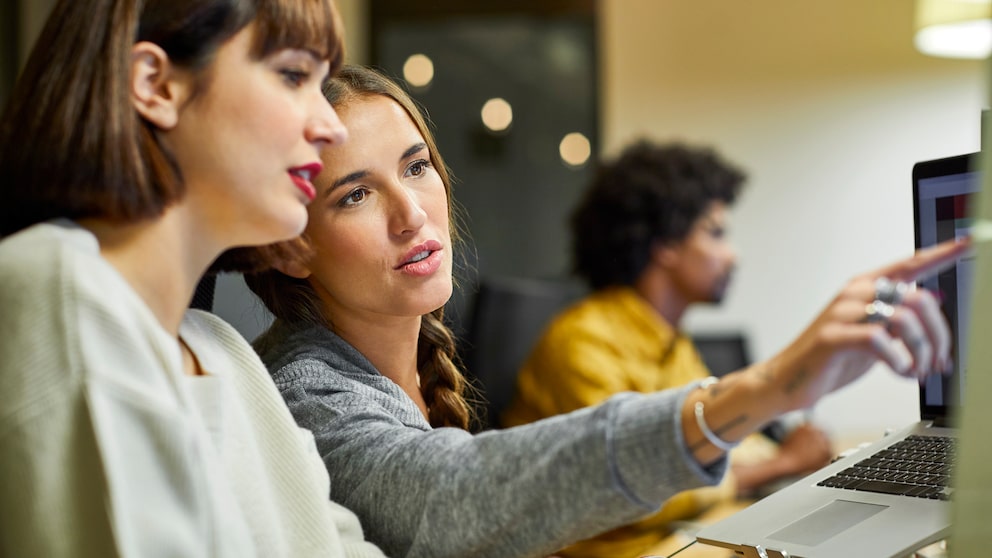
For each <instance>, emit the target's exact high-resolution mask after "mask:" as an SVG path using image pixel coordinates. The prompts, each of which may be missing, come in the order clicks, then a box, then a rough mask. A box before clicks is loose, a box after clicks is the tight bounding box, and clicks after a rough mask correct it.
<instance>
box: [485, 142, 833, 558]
mask: <svg viewBox="0 0 992 558" xmlns="http://www.w3.org/2000/svg"><path fill="white" fill-rule="evenodd" d="M744 180H745V175H744V173H743V172H742V171H740V170H739V169H737V168H736V167H735V166H733V165H731V164H730V163H728V162H726V161H724V160H723V159H722V158H721V157H720V156H719V155H718V154H717V153H716V152H714V151H713V150H711V149H707V148H696V147H690V146H686V145H683V144H677V143H676V144H664V145H659V144H654V143H651V142H648V141H644V140H642V141H639V142H636V143H634V144H632V145H630V146H629V147H627V148H626V149H625V150H624V151H623V152H622V153H621V154H620V155H619V157H617V158H616V159H614V160H612V161H608V162H606V163H604V164H601V165H600V166H599V167H598V169H597V171H596V173H595V176H594V178H593V180H592V184H591V185H590V187H589V189H588V190H587V191H586V193H585V195H584V196H583V198H582V200H581V201H580V202H579V206H578V208H577V209H576V210H575V212H574V213H573V215H572V219H571V223H570V224H571V230H572V239H573V249H572V252H573V254H572V256H573V263H574V272H575V273H576V275H578V276H580V277H581V278H582V279H584V280H585V282H586V283H588V285H589V287H590V288H591V294H589V295H588V296H586V297H585V298H584V299H582V300H580V301H579V302H578V303H576V304H574V305H573V306H571V307H569V308H567V309H566V310H565V311H563V312H562V313H561V314H559V315H558V316H557V317H555V318H554V319H553V320H552V322H551V324H550V325H549V326H548V327H547V328H546V329H545V331H544V333H543V334H542V337H541V339H540V340H539V341H538V342H537V343H536V345H535V348H534V349H533V351H532V352H531V354H530V356H529V357H528V359H527V361H526V362H525V363H524V365H523V367H522V368H521V371H520V374H519V376H518V379H517V388H516V393H515V396H514V400H513V402H512V403H511V405H510V407H509V408H508V409H507V411H506V412H505V413H504V414H503V416H502V422H503V424H504V425H505V426H513V425H517V424H523V423H528V422H533V421H535V420H538V419H541V418H544V417H548V416H552V415H557V414H561V413H566V412H569V411H573V410H575V409H578V408H581V407H586V406H590V405H595V404H598V403H600V402H602V401H604V400H605V399H607V398H609V397H610V396H611V395H613V394H616V393H618V392H621V391H639V392H650V391H657V390H661V389H667V388H672V387H676V386H680V385H684V384H687V383H689V382H692V381H697V380H699V379H701V378H705V377H706V376H708V375H709V372H708V370H707V369H706V366H705V365H704V364H703V362H702V360H701V358H700V356H699V353H698V352H697V350H696V348H695V347H694V346H693V343H692V340H691V339H690V338H689V336H687V335H686V334H684V333H683V332H682V331H681V329H680V324H681V321H682V318H683V316H684V315H685V312H686V311H687V310H688V309H689V307H690V306H692V305H693V304H715V303H719V302H720V301H721V300H722V299H723V297H724V294H725V293H726V290H727V287H728V285H729V283H730V279H731V276H732V273H733V270H734V266H735V261H736V255H735V252H734V250H733V248H732V246H731V245H730V242H729V240H728V238H727V224H728V223H727V221H728V215H727V213H728V211H729V209H730V206H731V205H732V204H733V203H734V202H735V200H736V199H737V196H738V194H739V192H740V190H741V188H742V186H743V184H744ZM731 455H732V463H733V465H732V469H731V474H728V476H727V480H726V481H725V482H724V484H723V485H721V486H720V487H714V488H706V489H699V490H695V491H691V492H685V493H682V494H680V495H678V496H676V497H675V498H673V499H672V500H670V501H669V502H668V503H666V505H665V506H664V507H663V508H662V509H661V510H660V511H659V512H658V513H657V514H655V515H653V516H651V517H649V518H647V519H644V520H642V521H640V522H638V523H636V524H632V525H628V526H625V527H621V528H619V529H616V530H614V531H610V532H608V533H604V534H602V535H600V536H598V537H595V538H593V539H590V540H587V541H583V542H580V543H578V544H576V545H573V546H570V547H568V548H566V549H563V550H562V551H561V553H560V554H561V555H562V556H564V557H566V558H579V557H593V556H595V557H597V558H609V557H617V558H621V557H623V558H626V557H636V556H642V555H644V554H647V553H650V552H651V548H652V547H653V546H654V545H656V544H658V543H659V542H660V541H661V540H662V539H663V538H664V537H666V536H667V535H669V534H670V533H671V530H672V529H671V525H672V522H674V521H676V520H682V519H687V518H691V517H694V516H695V515H697V514H699V513H700V512H701V511H703V510H704V509H706V508H707V507H708V506H710V505H712V504H713V503H715V502H717V501H721V500H728V499H732V498H734V497H736V496H737V495H740V494H748V493H752V492H753V491H755V490H757V489H759V488H761V487H762V486H767V485H768V484H769V483H772V482H774V481H777V480H781V479H783V478H788V477H792V476H796V475H801V474H805V473H808V472H810V471H813V470H816V469H818V468H820V467H822V466H823V465H825V464H826V463H827V462H828V461H829V459H830V444H829V442H828V440H827V438H826V436H825V435H824V434H823V433H822V432H821V431H820V430H818V429H816V428H815V427H812V426H807V425H804V426H800V427H798V428H796V429H795V430H793V431H792V432H791V433H790V434H789V435H788V437H786V438H785V439H784V440H783V442H782V444H781V445H778V446H776V445H775V444H772V443H771V442H770V441H768V440H767V439H765V440H762V439H760V436H754V437H752V438H751V439H748V440H746V443H745V444H744V445H742V446H741V447H740V448H738V449H736V450H734V453H732V454H731Z"/></svg>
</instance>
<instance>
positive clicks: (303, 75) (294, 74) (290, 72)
mask: <svg viewBox="0 0 992 558" xmlns="http://www.w3.org/2000/svg"><path fill="white" fill-rule="evenodd" d="M279 73H281V74H282V78H283V80H285V81H286V83H288V84H289V85H292V86H293V87H299V86H301V85H303V84H304V83H306V81H307V79H309V78H310V72H307V71H306V70H301V69H299V68H283V69H282V70H279Z"/></svg>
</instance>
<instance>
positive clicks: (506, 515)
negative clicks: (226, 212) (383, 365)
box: [255, 321, 727, 558]
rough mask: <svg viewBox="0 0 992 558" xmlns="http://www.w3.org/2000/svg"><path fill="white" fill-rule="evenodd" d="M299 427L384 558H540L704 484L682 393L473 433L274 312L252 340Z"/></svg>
mask: <svg viewBox="0 0 992 558" xmlns="http://www.w3.org/2000/svg"><path fill="white" fill-rule="evenodd" d="M255 348H256V350H258V352H259V354H260V355H261V357H262V360H263V361H264V362H265V364H266V366H267V367H268V368H269V371H270V372H271V373H272V376H273V378H274V380H275V383H276V386H277V387H278V388H279V391H280V392H281V393H282V396H283V398H284V399H285V400H286V403H287V404H288V405H289V409H290V411H291V412H292V414H293V416H294V417H295V418H296V421H297V422H298V423H299V424H300V426H302V427H304V428H307V429H309V430H311V431H312V432H313V434H314V437H315V438H316V440H317V447H318V449H319V451H320V453H321V455H322V456H323V458H324V463H325V464H326V465H327V470H328V472H329V474H330V477H331V492H332V494H333V498H334V500H335V501H337V502H338V503H341V504H343V505H345V506H347V507H348V508H350V509H351V510H352V511H354V512H355V513H356V514H358V516H359V518H360V519H361V521H362V526H363V528H364V529H365V533H366V537H367V538H368V539H369V540H371V541H373V542H375V543H376V544H378V545H379V546H380V547H381V548H382V549H383V550H384V551H385V552H386V553H387V554H388V555H390V556H394V557H439V558H441V557H444V558H447V557H452V558H454V557H459V558H463V557H476V556H479V557H487V558H490V557H491V558H500V557H507V558H510V557H512V558H521V557H528V556H534V557H540V556H545V555H547V554H550V553H552V552H554V551H555V550H557V549H559V548H561V547H563V546H566V545H568V544H570V543H572V542H575V541H578V540H581V539H585V538H588V537H591V536H593V535H596V534H598V533H600V532H603V531H606V530H608V529H611V528H613V527H618V526H620V525H625V524H627V523H630V522H632V521H634V520H636V519H638V518H640V517H642V516H644V515H646V514H648V513H651V512H653V511H656V510H657V509H658V508H660V506H661V504H662V503H663V502H664V501H665V500H666V499H667V498H669V497H671V496H672V495H673V494H675V493H676V492H680V491H682V490H686V489H691V488H696V487H699V486H702V485H706V484H716V483H717V482H719V481H720V479H721V477H722V476H723V474H724V472H725V470H726V466H727V463H726V460H721V461H719V462H717V463H716V464H714V465H713V466H711V467H709V468H705V469H704V468H702V467H700V466H699V465H698V463H697V462H696V461H695V460H694V459H693V458H692V457H691V456H690V455H689V454H688V453H687V451H686V450H685V444H684V443H683V440H682V438H681V432H682V429H681V424H680V413H679V412H678V410H679V409H680V408H681V405H682V401H683V398H684V397H685V395H686V393H687V392H688V391H689V390H691V389H693V386H689V387H686V388H682V389H677V390H670V391H664V392H659V393H654V394H649V395H643V394H634V393H625V394H620V395H616V396H614V397H612V398H611V399H609V400H608V401H606V402H605V403H603V404H602V405H599V406H596V407H590V408H587V409H581V410H579V411H576V412H573V413H570V414H567V415H561V416H558V417H552V418H549V419H545V420H542V421H539V422H536V423H533V424H528V425H524V426H520V427H516V428H510V429H507V430H499V431H488V432H484V433H481V434H476V435H472V434H470V433H469V432H466V431H463V430H460V429H457V428H437V429H434V428H431V426H430V424H428V423H427V421H426V420H425V419H424V416H423V415H422V414H421V413H420V410H419V409H418V408H417V406H416V405H415V404H414V403H413V401H412V400H411V399H410V398H409V397H407V395H406V394H405V393H404V392H403V391H402V390H401V389H400V387H399V386H397V385H396V384H395V383H393V382H392V381H391V380H389V379H388V378H386V377H385V376H383V375H381V374H380V373H379V372H378V371H377V370H376V369H375V367H374V366H373V365H372V364H371V363H370V362H369V361H368V360H367V359H366V358H365V357H364V356H362V354H361V353H359V352H358V351H357V350H356V349H355V348H354V347H352V346H351V345H349V344H348V343H347V342H345V341H344V340H343V339H341V338H340V337H338V336H337V335H335V334H334V333H332V332H331V331H328V330H327V329H324V328H319V327H312V326H307V327H302V328H292V327H290V326H287V325H286V324H284V323H282V322H280V321H277V322H276V323H275V324H274V325H273V327H272V328H271V329H270V330H269V331H268V332H266V333H265V334H264V335H263V336H262V337H260V338H259V339H258V340H256V342H255Z"/></svg>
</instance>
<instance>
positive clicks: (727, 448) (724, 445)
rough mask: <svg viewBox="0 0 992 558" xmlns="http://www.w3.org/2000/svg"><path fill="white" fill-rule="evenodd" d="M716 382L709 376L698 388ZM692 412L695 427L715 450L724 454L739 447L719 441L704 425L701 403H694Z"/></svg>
mask: <svg viewBox="0 0 992 558" xmlns="http://www.w3.org/2000/svg"><path fill="white" fill-rule="evenodd" d="M717 381H718V380H717V379H716V378H714V377H712V376H710V377H709V378H706V379H705V380H703V381H702V382H700V384H699V388H700V389H706V388H708V387H709V386H711V385H713V384H715V383H717ZM694 411H695V413H696V425H697V426H699V431H700V432H702V433H703V436H705V437H706V439H707V440H708V441H709V442H710V443H711V444H713V445H714V446H716V447H717V448H720V449H721V450H723V451H724V452H729V451H730V450H732V449H734V448H736V447H737V446H738V445H740V442H727V441H724V440H723V439H721V438H720V437H719V436H717V435H716V432H713V431H712V430H710V427H709V425H707V424H706V418H705V417H704V416H703V402H702V401H696V405H695V407H694Z"/></svg>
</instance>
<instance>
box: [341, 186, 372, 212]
mask: <svg viewBox="0 0 992 558" xmlns="http://www.w3.org/2000/svg"><path fill="white" fill-rule="evenodd" d="M368 195H369V191H368V190H366V189H365V188H355V189H354V190H352V191H350V192H348V194H347V195H346V196H345V197H343V198H341V201H339V202H338V205H340V206H342V207H350V206H354V205H358V204H360V203H362V202H363V201H365V198H367V197H368Z"/></svg>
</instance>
